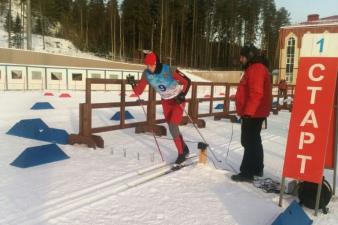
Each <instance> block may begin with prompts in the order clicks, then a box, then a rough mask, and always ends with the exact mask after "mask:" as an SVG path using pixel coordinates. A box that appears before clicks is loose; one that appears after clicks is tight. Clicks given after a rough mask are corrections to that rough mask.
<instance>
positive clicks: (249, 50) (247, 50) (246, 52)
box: [240, 44, 258, 60]
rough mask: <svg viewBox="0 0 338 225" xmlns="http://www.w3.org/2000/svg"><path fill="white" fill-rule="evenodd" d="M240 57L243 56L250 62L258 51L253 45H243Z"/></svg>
mask: <svg viewBox="0 0 338 225" xmlns="http://www.w3.org/2000/svg"><path fill="white" fill-rule="evenodd" d="M240 55H241V56H245V57H246V58H247V59H248V60H251V59H253V58H254V57H255V56H257V55H258V49H257V48H256V47H255V46H254V45H253V44H251V45H245V46H243V47H242V48H241V51H240Z"/></svg>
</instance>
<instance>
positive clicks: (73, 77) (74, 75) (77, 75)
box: [72, 73, 82, 81]
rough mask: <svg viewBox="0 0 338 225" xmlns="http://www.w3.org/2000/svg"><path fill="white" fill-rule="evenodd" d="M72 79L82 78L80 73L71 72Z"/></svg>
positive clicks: (78, 79)
mask: <svg viewBox="0 0 338 225" xmlns="http://www.w3.org/2000/svg"><path fill="white" fill-rule="evenodd" d="M72 79H73V80H75V81H81V80H82V73H73V74H72Z"/></svg>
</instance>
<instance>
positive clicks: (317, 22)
mask: <svg viewBox="0 0 338 225" xmlns="http://www.w3.org/2000/svg"><path fill="white" fill-rule="evenodd" d="M318 26H338V15H334V16H329V17H324V18H319V15H318V14H310V15H308V19H307V21H305V22H301V23H298V24H293V25H289V26H284V27H281V28H283V29H288V28H295V27H318Z"/></svg>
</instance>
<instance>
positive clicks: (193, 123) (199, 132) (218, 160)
mask: <svg viewBox="0 0 338 225" xmlns="http://www.w3.org/2000/svg"><path fill="white" fill-rule="evenodd" d="M181 108H182V109H183V110H184V112H185V114H186V115H187V117H188V119H189V120H190V122H191V123H192V125H193V126H194V128H195V129H196V131H197V133H198V134H199V135H200V137H201V138H202V140H203V142H204V143H206V144H207V141H206V140H205V138H204V136H203V135H202V133H201V131H200V130H199V129H198V127H197V126H196V124H195V122H194V121H193V119H192V118H191V117H190V115H189V113H188V112H187V110H186V109H185V108H183V107H182V106H181ZM207 148H208V149H209V151H210V152H211V153H212V155H213V156H214V158H215V159H216V161H217V162H219V163H221V162H222V160H220V159H218V158H217V157H216V154H215V153H214V151H212V150H211V148H210V146H209V145H207Z"/></svg>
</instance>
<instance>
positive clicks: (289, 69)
mask: <svg viewBox="0 0 338 225" xmlns="http://www.w3.org/2000/svg"><path fill="white" fill-rule="evenodd" d="M295 46H296V40H295V38H294V37H290V38H289V39H288V45H287V49H286V77H285V79H286V81H288V82H290V83H292V82H293V69H294V62H295Z"/></svg>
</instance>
